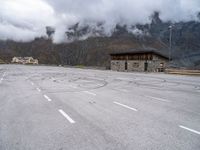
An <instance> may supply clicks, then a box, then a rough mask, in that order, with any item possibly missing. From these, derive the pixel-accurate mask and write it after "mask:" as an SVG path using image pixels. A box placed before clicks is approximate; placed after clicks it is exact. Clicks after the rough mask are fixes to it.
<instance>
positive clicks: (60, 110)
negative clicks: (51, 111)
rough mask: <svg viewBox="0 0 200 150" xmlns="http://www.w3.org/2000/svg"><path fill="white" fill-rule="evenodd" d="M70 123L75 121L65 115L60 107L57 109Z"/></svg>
mask: <svg viewBox="0 0 200 150" xmlns="http://www.w3.org/2000/svg"><path fill="white" fill-rule="evenodd" d="M58 111H59V112H60V113H61V114H62V115H63V116H64V117H65V118H66V119H67V120H68V121H69V122H70V123H75V121H74V120H73V119H72V118H71V117H70V116H69V115H67V114H66V113H65V112H64V111H63V110H62V109H59V110H58Z"/></svg>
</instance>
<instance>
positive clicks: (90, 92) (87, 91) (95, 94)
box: [84, 91, 97, 96]
mask: <svg viewBox="0 0 200 150" xmlns="http://www.w3.org/2000/svg"><path fill="white" fill-rule="evenodd" d="M84 93H87V94H90V95H93V96H96V95H97V94H95V93H92V92H89V91H84Z"/></svg>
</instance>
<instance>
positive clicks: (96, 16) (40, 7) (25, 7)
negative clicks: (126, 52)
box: [0, 0, 200, 42]
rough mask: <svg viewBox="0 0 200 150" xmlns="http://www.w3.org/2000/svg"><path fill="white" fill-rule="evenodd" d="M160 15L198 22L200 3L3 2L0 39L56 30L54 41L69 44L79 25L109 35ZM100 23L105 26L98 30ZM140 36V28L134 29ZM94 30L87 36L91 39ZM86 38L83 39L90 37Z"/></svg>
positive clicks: (0, 2) (0, 0)
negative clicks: (73, 28)
mask: <svg viewBox="0 0 200 150" xmlns="http://www.w3.org/2000/svg"><path fill="white" fill-rule="evenodd" d="M155 11H158V12H160V18H161V19H162V20H163V21H172V22H179V21H191V20H198V18H197V14H198V13H199V12H200V1H199V0H156V1H155V0H84V1H83V0H59V1H57V0H29V1H27V0H0V39H3V40H6V39H12V40H16V41H29V40H33V39H34V38H35V37H38V36H45V35H46V31H45V27H46V26H53V27H54V28H55V29H56V32H55V35H54V37H53V39H54V41H55V42H67V41H68V40H69V39H67V37H66V34H65V32H66V31H68V28H69V27H71V26H72V25H74V24H76V23H78V22H79V25H80V26H84V25H89V26H91V28H92V29H94V28H95V29H97V30H103V31H102V32H103V33H104V34H106V35H110V34H111V33H112V31H113V29H114V27H115V26H116V24H121V25H127V26H131V25H135V24H146V23H150V21H151V20H150V16H151V15H152V14H153V13H154V12H155ZM98 23H103V25H102V27H101V28H100V29H99V26H98ZM131 32H132V33H134V34H138V33H139V32H140V31H138V30H137V29H134V30H131ZM92 33H93V30H91V31H90V33H88V34H87V36H92ZM87 36H85V37H84V38H87Z"/></svg>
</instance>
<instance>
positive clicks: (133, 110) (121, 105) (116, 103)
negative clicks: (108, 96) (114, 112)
mask: <svg viewBox="0 0 200 150" xmlns="http://www.w3.org/2000/svg"><path fill="white" fill-rule="evenodd" d="M113 103H114V104H117V105H120V106H122V107H125V108H128V109H131V110H133V111H138V110H137V109H135V108H132V107H129V106H127V105H124V104H121V103H119V102H113Z"/></svg>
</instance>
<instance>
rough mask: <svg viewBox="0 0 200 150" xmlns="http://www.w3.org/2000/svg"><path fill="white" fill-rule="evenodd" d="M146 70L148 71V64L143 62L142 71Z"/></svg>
mask: <svg viewBox="0 0 200 150" xmlns="http://www.w3.org/2000/svg"><path fill="white" fill-rule="evenodd" d="M147 70H148V63H147V62H145V63H144V71H147Z"/></svg>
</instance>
